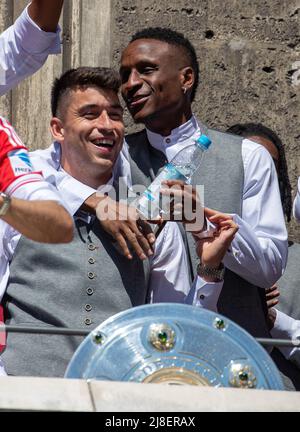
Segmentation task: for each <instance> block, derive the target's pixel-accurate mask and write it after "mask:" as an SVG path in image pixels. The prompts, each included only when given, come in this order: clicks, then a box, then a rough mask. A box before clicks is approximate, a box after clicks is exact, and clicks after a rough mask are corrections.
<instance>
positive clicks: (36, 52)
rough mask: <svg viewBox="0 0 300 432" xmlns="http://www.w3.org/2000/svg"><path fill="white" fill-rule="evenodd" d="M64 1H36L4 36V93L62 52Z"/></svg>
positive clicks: (0, 56)
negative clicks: (61, 24) (49, 57)
mask: <svg viewBox="0 0 300 432" xmlns="http://www.w3.org/2000/svg"><path fill="white" fill-rule="evenodd" d="M62 5H63V1H62V0H33V1H32V3H31V4H30V5H29V6H28V7H26V8H25V9H24V11H23V12H22V14H21V15H20V16H19V18H18V19H17V20H16V22H15V23H14V24H13V25H12V26H10V27H9V28H8V29H7V30H5V31H4V32H3V33H2V34H1V35H0V95H3V94H5V93H7V92H8V91H9V90H11V89H12V88H13V87H15V86H16V85H17V84H18V83H19V82H20V81H22V80H23V79H24V78H26V77H28V76H29V75H32V74H34V73H35V72H36V71H37V70H38V69H40V68H41V67H42V66H43V64H44V63H45V61H46V60H47V57H48V55H49V54H59V53H60V52H61V46H60V38H59V33H60V28H59V26H58V20H59V16H60V13H61V10H62Z"/></svg>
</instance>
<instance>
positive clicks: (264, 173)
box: [223, 140, 288, 288]
mask: <svg viewBox="0 0 300 432" xmlns="http://www.w3.org/2000/svg"><path fill="white" fill-rule="evenodd" d="M247 141H248V140H244V142H245V149H244V151H245V153H244V175H245V176H244V191H243V205H242V217H239V216H237V215H234V216H233V218H234V221H235V222H236V223H237V224H238V225H239V232H238V233H237V235H236V236H235V238H234V240H233V242H232V244H231V248H230V249H229V251H228V252H227V253H226V255H225V257H224V261H223V262H224V265H225V266H226V267H227V268H229V269H230V270H232V271H233V272H235V273H237V274H238V275H239V276H241V277H242V278H244V279H246V280H247V281H248V282H250V283H252V284H254V285H257V286H259V287H261V288H268V287H270V286H271V285H273V284H274V283H275V282H276V281H277V280H278V279H279V278H280V277H281V276H282V273H283V271H284V269H285V266H286V261H287V254H288V244H287V230H286V226H285V221H284V215H283V211H282V204H281V199H280V193H279V186H278V180H277V175H276V170H275V166H274V164H273V162H272V159H271V157H270V155H269V153H268V152H267V151H266V150H265V149H264V148H263V147H262V146H259V145H256V146H255V144H254V143H251V142H250V144H248V143H249V141H248V143H247ZM253 146H255V148H254V147H253Z"/></svg>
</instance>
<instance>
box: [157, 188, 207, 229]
mask: <svg viewBox="0 0 300 432" xmlns="http://www.w3.org/2000/svg"><path fill="white" fill-rule="evenodd" d="M160 193H161V195H162V197H163V199H164V200H166V203H167V204H169V205H168V206H167V205H166V207H167V208H168V210H169V211H168V212H167V213H165V214H163V215H162V218H163V219H164V220H170V221H176V222H183V223H185V224H188V225H186V229H187V231H199V230H200V229H202V226H203V222H204V217H203V216H204V213H203V206H202V205H201V201H200V198H199V196H198V193H197V190H196V187H194V186H192V185H189V184H186V183H184V182H183V181H181V180H166V181H163V182H162V186H161V190H160Z"/></svg>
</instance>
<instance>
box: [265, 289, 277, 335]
mask: <svg viewBox="0 0 300 432" xmlns="http://www.w3.org/2000/svg"><path fill="white" fill-rule="evenodd" d="M279 296H280V292H279V289H278V287H277V285H276V284H275V285H273V286H271V287H270V288H267V289H266V300H267V306H268V316H267V322H268V327H269V330H272V328H273V327H274V324H275V320H276V316H277V313H276V309H274V306H276V305H277V304H278V303H279V300H278V297H279Z"/></svg>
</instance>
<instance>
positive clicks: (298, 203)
mask: <svg viewBox="0 0 300 432" xmlns="http://www.w3.org/2000/svg"><path fill="white" fill-rule="evenodd" d="M293 215H294V218H295V219H297V221H298V222H300V177H299V178H298V185H297V195H296V196H295V199H294V204H293Z"/></svg>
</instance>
